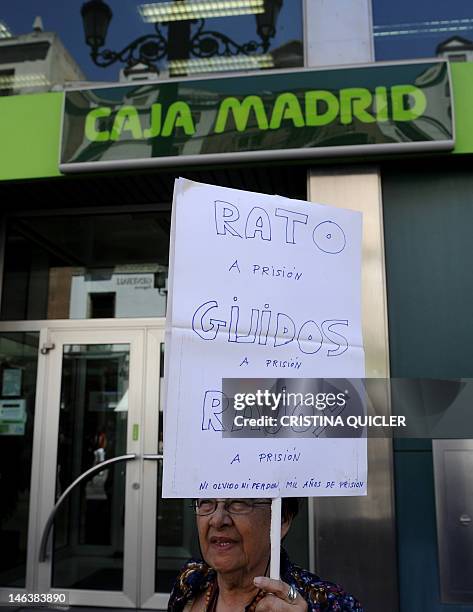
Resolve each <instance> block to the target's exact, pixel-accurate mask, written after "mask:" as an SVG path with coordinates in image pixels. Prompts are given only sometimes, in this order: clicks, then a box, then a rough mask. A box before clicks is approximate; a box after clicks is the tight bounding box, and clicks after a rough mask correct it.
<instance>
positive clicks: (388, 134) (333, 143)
mask: <svg viewBox="0 0 473 612" xmlns="http://www.w3.org/2000/svg"><path fill="white" fill-rule="evenodd" d="M452 108H453V104H452V99H451V87H450V79H449V69H448V64H447V63H446V62H444V61H435V62H422V63H420V62H415V63H409V64H389V65H385V64H382V65H376V64H373V65H371V66H368V67H366V66H363V67H360V68H339V69H331V70H317V71H316V70H300V71H295V72H290V73H283V72H277V73H275V72H272V73H258V74H254V75H251V76H234V77H223V78H215V77H212V78H203V79H196V80H186V81H179V82H178V81H167V82H154V83H149V84H143V83H142V84H135V85H128V84H127V85H123V86H114V87H102V88H97V89H87V90H77V91H68V92H67V93H66V94H65V102H64V114H63V132H62V146H61V160H60V161H61V165H60V169H61V170H62V171H63V172H71V171H81V170H88V169H99V168H105V167H108V168H119V167H125V166H127V167H131V166H149V165H155V166H158V165H177V164H180V163H185V164H194V163H215V162H223V161H231V160H232V159H239V160H241V161H243V159H276V158H287V159H294V158H310V157H316V156H318V157H320V156H343V155H356V154H361V155H364V154H367V153H381V152H400V151H402V150H409V149H410V150H412V149H416V150H441V149H443V150H445V149H451V148H453V145H454V130H453V120H452Z"/></svg>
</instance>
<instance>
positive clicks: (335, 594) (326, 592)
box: [168, 550, 363, 612]
mask: <svg viewBox="0 0 473 612" xmlns="http://www.w3.org/2000/svg"><path fill="white" fill-rule="evenodd" d="M281 578H282V580H283V581H284V582H286V583H287V584H289V585H291V584H292V585H294V587H295V588H296V589H297V590H298V592H299V593H300V594H301V595H302V597H303V598H304V599H305V600H306V601H307V604H308V609H309V612H316V611H319V610H321V611H323V612H349V611H351V610H356V611H357V612H363V606H362V605H361V604H360V602H359V601H357V600H356V599H355V598H354V597H353V596H352V595H349V594H348V593H346V592H345V591H344V590H343V589H342V588H341V587H340V586H338V585H337V584H334V583H333V582H327V581H326V580H321V579H320V578H319V577H318V576H316V575H315V574H311V573H310V572H308V571H307V570H304V569H302V568H300V567H298V566H297V565H294V564H293V563H291V561H290V560H289V557H288V556H287V553H286V551H285V550H281ZM215 579H216V572H215V570H213V569H212V568H211V567H209V566H208V565H207V564H206V563H205V562H204V561H197V560H194V559H191V560H190V561H188V562H187V563H186V564H185V565H184V567H183V568H182V569H181V571H180V573H179V575H178V577H177V579H176V582H175V583H174V587H173V589H172V592H171V597H170V598H169V603H168V612H182V611H183V610H184V608H185V606H186V605H187V604H188V603H189V602H191V601H192V600H193V599H195V598H196V597H197V596H198V595H199V594H200V593H202V592H204V591H206V590H207V588H208V586H209V585H210V583H211V582H212V581H214V580H215Z"/></svg>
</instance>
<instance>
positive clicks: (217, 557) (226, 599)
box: [168, 498, 363, 612]
mask: <svg viewBox="0 0 473 612" xmlns="http://www.w3.org/2000/svg"><path fill="white" fill-rule="evenodd" d="M193 508H194V511H195V514H196V520H197V529H198V533H199V542H200V548H201V553H202V560H190V561H188V562H187V563H186V564H185V565H184V567H183V568H182V569H181V571H180V573H179V575H178V577H177V579H176V581H175V583H174V587H173V589H172V592H171V597H170V599H169V604H168V612H181V611H183V612H266V611H268V612H270V611H271V612H304V611H306V610H307V611H310V612H312V611H315V610H324V611H332V612H335V611H339V612H347V611H349V610H357V611H358V612H363V607H362V606H361V604H360V603H359V602H358V601H357V600H356V599H355V598H354V597H353V596H351V595H349V594H348V593H346V592H345V591H344V590H343V589H342V588H341V587H340V586H338V585H336V584H334V583H332V582H327V581H325V580H321V579H320V578H319V577H318V576H316V575H315V574H312V573H310V572H308V571H307V570H304V569H302V568H300V567H298V566H296V565H294V564H293V563H291V561H290V560H289V558H288V556H287V554H286V552H285V551H284V549H283V548H281V580H272V579H270V578H268V577H267V574H268V570H269V564H270V550H271V543H270V524H271V500H268V499H196V500H194V502H193ZM298 509H299V503H298V499H297V498H284V499H283V501H282V522H281V539H283V538H284V537H285V536H286V535H287V533H288V531H289V529H290V527H291V523H292V521H293V519H294V518H295V516H296V515H297V512H298Z"/></svg>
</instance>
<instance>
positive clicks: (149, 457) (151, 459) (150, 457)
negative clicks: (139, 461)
mask: <svg viewBox="0 0 473 612" xmlns="http://www.w3.org/2000/svg"><path fill="white" fill-rule="evenodd" d="M162 458H163V455H143V459H148V461H159V460H160V459H162Z"/></svg>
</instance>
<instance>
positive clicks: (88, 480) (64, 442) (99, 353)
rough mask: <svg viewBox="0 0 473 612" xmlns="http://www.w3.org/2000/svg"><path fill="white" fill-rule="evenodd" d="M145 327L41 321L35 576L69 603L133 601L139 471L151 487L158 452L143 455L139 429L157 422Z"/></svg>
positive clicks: (155, 372)
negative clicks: (47, 326)
mask: <svg viewBox="0 0 473 612" xmlns="http://www.w3.org/2000/svg"><path fill="white" fill-rule="evenodd" d="M154 333H155V337H156V339H159V338H160V337H161V335H162V332H161V331H160V330H154ZM147 335H148V332H147V330H146V329H109V330H95V329H89V330H87V329H83V330H71V331H67V330H63V331H59V330H58V331H55V330H50V331H49V338H48V342H47V343H46V344H45V345H44V348H43V353H45V358H46V360H47V366H46V368H45V381H46V384H45V385H44V402H43V406H44V409H45V414H46V419H45V421H44V428H45V430H44V431H43V436H42V438H43V453H42V469H41V479H42V482H41V486H40V491H41V504H40V517H41V518H40V521H39V522H40V525H41V529H40V530H39V531H40V532H41V533H40V534H39V540H38V544H37V552H38V558H39V564H38V582H37V584H38V590H39V591H49V590H60V591H65V592H67V593H69V597H70V604H72V605H96V606H100V605H104V606H123V607H139V605H140V599H141V590H142V585H141V571H140V568H141V563H142V554H141V542H142V541H143V535H142V526H143V518H144V517H143V484H144V481H143V479H146V480H147V481H148V482H147V485H146V486H147V489H151V490H150V491H148V490H147V491H146V495H155V496H156V485H157V483H156V479H155V481H154V483H153V482H152V480H151V479H150V476H149V474H148V472H149V473H152V472H153V469H155V467H156V466H155V464H156V462H157V459H158V458H157V453H155V454H154V455H153V453H149V455H150V459H149V461H144V459H143V456H144V455H145V454H146V448H145V443H146V441H145V439H144V437H143V436H144V434H146V436H147V438H149V439H152V438H155V439H156V440H157V437H158V426H159V418H158V414H159V405H158V402H155V400H156V398H157V399H158V400H159V360H158V361H157V362H154V364H153V363H151V362H150V359H147V357H146V351H147ZM151 344H152V342H151ZM158 357H159V353H158ZM146 414H147V417H146V416H145V415H146ZM146 419H147V421H148V422H147V424H146V426H145V420H146ZM156 446H157V445H156ZM145 463H149V464H150V467H147V466H146V465H145ZM102 464H103V469H101V466H102ZM153 465H154V466H155V467H154V468H153V467H152V466H153ZM153 490H154V493H153ZM147 520H149V519H147Z"/></svg>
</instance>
